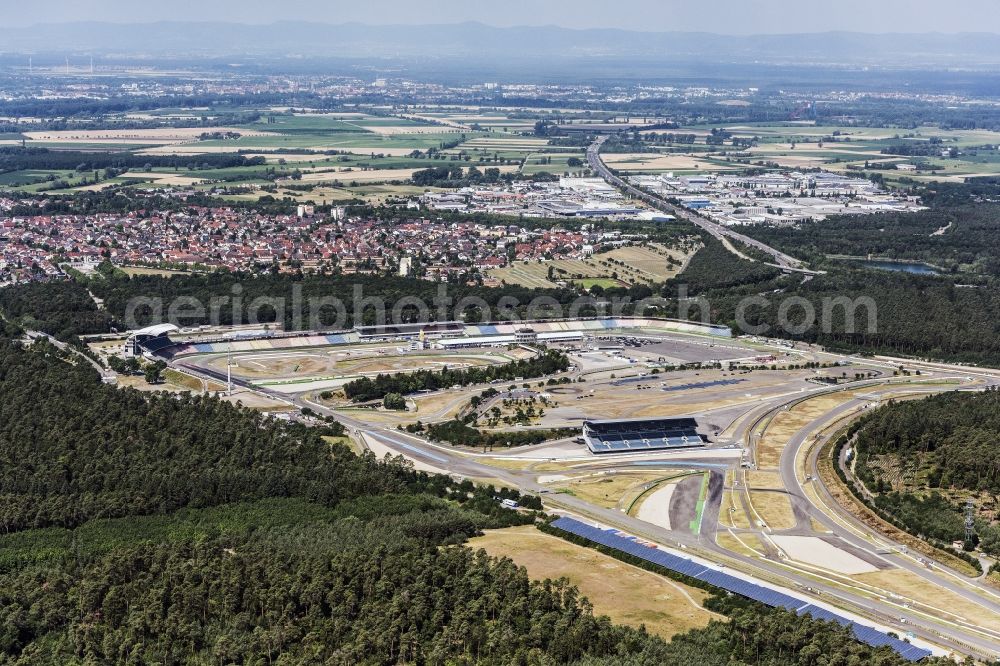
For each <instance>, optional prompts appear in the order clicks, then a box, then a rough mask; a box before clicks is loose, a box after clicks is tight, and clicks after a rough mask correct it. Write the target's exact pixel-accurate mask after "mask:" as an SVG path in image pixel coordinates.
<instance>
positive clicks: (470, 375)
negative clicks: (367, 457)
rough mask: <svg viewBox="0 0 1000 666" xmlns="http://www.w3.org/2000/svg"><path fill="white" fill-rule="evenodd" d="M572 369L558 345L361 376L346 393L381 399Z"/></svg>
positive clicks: (365, 399) (356, 397) (360, 399)
mask: <svg viewBox="0 0 1000 666" xmlns="http://www.w3.org/2000/svg"><path fill="white" fill-rule="evenodd" d="M567 369H569V358H568V357H567V356H566V354H563V353H562V352H560V351H557V350H555V349H547V350H546V351H544V352H542V353H541V354H539V355H538V356H533V357H531V358H525V359H518V360H516V361H510V362H509V363H501V364H497V365H483V366H474V367H470V368H462V369H456V370H453V369H450V368H442V369H441V370H437V371H435V370H417V371H416V372H410V373H397V374H392V375H389V374H379V375H377V376H376V377H375V378H374V379H372V378H371V377H359V378H358V379H355V380H352V381H350V382H348V383H347V384H344V389H343V390H344V395H346V396H347V397H348V398H350V399H351V400H354V401H355V402H368V401H370V400H381V399H382V398H384V397H385V396H386V395H388V394H390V393H398V394H400V395H407V394H409V393H416V392H418V391H437V390H439V389H445V388H451V387H453V386H468V385H470V384H486V383H489V382H493V381H505V382H511V381H515V380H522V379H533V378H536V377H545V376H546V375H553V374H556V373H558V372H565V371H566V370H567Z"/></svg>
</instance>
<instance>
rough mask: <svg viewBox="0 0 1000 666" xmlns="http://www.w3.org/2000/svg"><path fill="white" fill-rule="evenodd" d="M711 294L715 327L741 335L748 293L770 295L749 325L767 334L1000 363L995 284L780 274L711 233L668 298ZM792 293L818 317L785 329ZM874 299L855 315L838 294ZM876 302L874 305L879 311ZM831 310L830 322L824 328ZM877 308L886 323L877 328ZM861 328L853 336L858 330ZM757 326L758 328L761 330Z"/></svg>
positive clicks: (999, 301) (836, 272) (999, 295)
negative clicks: (783, 313) (784, 310)
mask: <svg viewBox="0 0 1000 666" xmlns="http://www.w3.org/2000/svg"><path fill="white" fill-rule="evenodd" d="M681 287H686V288H687V293H688V295H691V296H698V297H701V298H703V299H704V302H705V304H706V305H707V306H708V310H709V313H710V319H711V321H712V322H713V323H719V324H726V325H729V326H730V327H732V328H733V330H734V331H735V332H740V331H744V332H750V331H747V330H746V329H743V328H741V327H740V322H739V321H738V318H737V312H738V308H739V306H740V302H741V301H742V300H743V299H744V298H746V297H756V298H758V299H762V300H760V301H759V302H755V303H751V304H750V305H749V307H746V309H745V310H744V313H743V314H744V317H745V322H746V324H748V325H749V326H751V327H758V326H762V327H765V328H763V329H761V330H762V331H763V334H765V335H770V336H774V337H781V338H788V339H793V340H800V341H804V342H808V343H814V344H820V345H823V346H826V347H830V348H834V349H842V350H848V351H852V352H861V353H873V354H892V355H899V356H912V357H920V358H933V359H938V360H944V361H956V362H963V363H977V364H985V365H991V366H994V367H996V366H1000V331H998V330H997V328H996V325H995V322H996V321H998V320H1000V289H996V288H995V287H993V286H991V285H968V284H964V283H963V281H962V280H961V279H958V278H952V277H936V276H927V275H914V274H909V273H900V272H890V271H878V270H862V269H856V268H850V267H838V268H830V270H829V271H828V272H827V273H826V274H824V275H817V276H815V277H813V278H811V279H809V280H808V281H803V280H802V278H801V277H800V276H779V271H778V270H777V269H773V268H771V267H769V266H766V265H764V264H762V263H761V262H755V261H748V260H746V259H741V258H740V257H737V256H736V255H734V254H732V253H730V252H727V251H726V250H725V248H724V247H723V246H722V244H721V243H720V242H719V241H717V240H715V239H713V238H711V237H706V238H705V247H704V248H703V249H701V250H699V251H698V253H697V254H695V256H694V257H693V258H692V260H691V262H690V265H689V266H688V268H687V270H685V271H684V272H683V273H682V274H681V275H679V276H677V277H676V278H673V279H672V280H670V281H668V282H667V283H666V284H665V285H664V286H663V288H662V291H661V293H662V295H663V296H664V297H665V298H666V299H667V308H666V310H665V314H667V315H672V316H678V315H684V314H685V312H683V311H682V310H681V309H680V308H679V307H678V306H679V305H680V302H679V301H678V300H677V297H678V294H679V293H680V292H679V289H680V288H681ZM791 297H797V298H802V299H805V300H806V301H808V303H809V305H810V307H811V309H812V312H813V314H814V318H813V319H812V320H811V321H809V322H808V323H809V324H810V325H809V326H807V327H806V328H805V330H803V331H801V332H794V331H789V330H787V329H785V328H784V327H783V326H782V325H781V318H780V317H779V310H780V307H781V305H782V303H783V302H785V301H786V299H788V298H791ZM845 297H846V298H847V299H850V300H854V299H867V301H866V302H867V303H868V305H865V304H864V303H865V301H860V300H859V301H858V303H859V307H857V308H856V309H855V311H854V317H853V319H851V318H849V317H848V315H847V313H846V311H845V308H844V307H843V306H842V305H836V303H837V302H838V301H837V299H843V298H845ZM870 306H874V307H870ZM686 308H687V311H686V316H687V317H689V318H693V319H696V320H697V319H699V317H700V316H701V308H700V306H699V305H697V304H696V303H695V302H694V301H691V302H689V303H688V304H687V305H686ZM824 309H826V311H827V312H829V314H830V317H829V321H830V325H829V326H824V325H823V313H824ZM870 313H875V316H874V317H873V318H872V321H873V322H874V323H875V324H876V326H875V329H876V330H874V331H873V332H869V331H868V322H869V316H870ZM788 319H789V320H790V322H791V323H792V324H793V325H797V324H799V323H800V322H803V321H805V320H804V318H803V309H802V308H801V307H799V306H796V307H794V308H791V309H790V310H789V313H788ZM852 328H853V332H851V330H850V329H852ZM752 330H753V329H751V331H752Z"/></svg>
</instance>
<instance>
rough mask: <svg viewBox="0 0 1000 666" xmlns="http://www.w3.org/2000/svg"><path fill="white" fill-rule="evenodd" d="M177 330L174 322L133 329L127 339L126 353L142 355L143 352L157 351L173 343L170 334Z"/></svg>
mask: <svg viewBox="0 0 1000 666" xmlns="http://www.w3.org/2000/svg"><path fill="white" fill-rule="evenodd" d="M175 331H177V327H176V326H174V325H173V324H157V325H155V326H147V327H146V328H140V329H139V330H138V331H132V333H130V334H129V336H128V338H127V339H126V340H125V348H124V350H123V351H124V353H125V356H126V357H131V356H141V355H142V354H143V353H146V352H149V353H155V352H157V351H159V350H161V349H165V348H166V347H169V346H171V345H173V344H174V343H173V341H172V340H171V339H170V337H169V334H170V333H174V332H175Z"/></svg>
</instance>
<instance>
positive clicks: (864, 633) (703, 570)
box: [552, 517, 931, 661]
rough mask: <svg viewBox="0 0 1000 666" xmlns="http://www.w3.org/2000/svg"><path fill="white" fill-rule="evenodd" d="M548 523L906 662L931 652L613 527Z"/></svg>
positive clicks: (561, 521) (568, 520) (560, 521)
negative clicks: (841, 631) (821, 624)
mask: <svg viewBox="0 0 1000 666" xmlns="http://www.w3.org/2000/svg"><path fill="white" fill-rule="evenodd" d="M552 525H553V527H558V528H559V529H561V530H564V531H566V532H570V533H571V534H576V535H577V536H581V537H584V538H585V539H589V540H590V541H593V542H595V543H599V544H601V545H603V546H608V547H609V548H614V549H616V550H620V551H622V552H625V553H628V554H630V555H634V556H636V557H639V558H641V559H643V560H646V561H647V562H652V563H653V564H658V565H660V566H662V567H666V568H668V569H670V570H672V571H676V572H677V573H681V574H684V575H685V576H690V577H692V578H696V579H697V580H700V581H704V582H706V583H709V584H710V585H714V586H716V587H719V588H722V589H724V590H728V591H730V592H733V593H735V594H739V595H742V596H744V597H747V598H749V599H753V600H754V601H759V602H760V603H762V604H766V605H768V606H772V607H781V608H787V609H788V610H793V611H795V612H797V613H798V614H799V615H804V614H806V613H808V614H810V615H811V616H812V617H814V618H816V619H818V620H828V621H833V622H837V623H839V624H841V625H843V626H845V627H848V626H849V627H850V628H851V630H852V631H853V632H854V635H855V636H856V637H857V639H858V640H859V641H861V642H863V643H867V644H868V645H871V646H873V647H881V646H883V645H887V646H889V647H891V648H892V649H894V650H895V651H896V652H898V653H899V654H900V655H901V656H902V657H903V658H905V659H908V660H910V661H919V660H921V659H923V658H924V657H927V656H930V654H931V653H930V651H929V650H925V649H923V648H919V647H917V646H915V645H911V644H910V643H907V642H906V641H902V640H900V639H898V638H893V637H892V636H889V635H888V634H886V633H884V632H882V631H879V630H877V629H874V628H872V627H868V626H865V625H862V624H857V623H855V622H852V621H851V620H848V619H847V618H844V617H841V616H840V615H837V614H836V613H833V612H831V611H828V610H826V609H823V608H820V607H818V606H813V605H812V604H808V603H806V602H805V601H803V600H801V599H796V598H794V597H791V596H789V595H787V594H784V593H782V592H778V591H777V590H772V589H770V588H767V587H764V586H762V585H757V584H755V583H751V582H748V581H745V580H742V579H740V578H737V577H735V576H733V575H730V574H727V573H725V572H722V571H718V570H717V569H710V568H708V567H705V566H703V565H700V564H698V563H696V562H693V561H691V560H689V559H687V558H683V557H679V556H677V555H673V554H671V553H667V552H664V551H662V550H659V549H657V548H656V547H651V546H650V545H647V544H643V543H640V542H639V541H637V540H636V538H635V537H633V536H629V535H626V534H624V533H621V532H618V531H617V530H602V529H600V528H597V527H593V526H591V525H587V524H586V523H581V522H580V521H578V520H574V519H573V518H566V517H562V518H558V519H557V520H555V521H554V522H553V523H552Z"/></svg>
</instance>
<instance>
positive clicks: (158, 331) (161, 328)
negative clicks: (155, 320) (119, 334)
mask: <svg viewBox="0 0 1000 666" xmlns="http://www.w3.org/2000/svg"><path fill="white" fill-rule="evenodd" d="M178 330H180V329H178V328H177V327H176V326H174V325H173V324H155V325H153V326H147V327H146V328H140V329H139V330H137V331H132V332H131V333H129V337H130V338H136V337H150V338H155V337H156V336H158V335H165V334H167V333H173V332H175V331H178Z"/></svg>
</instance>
